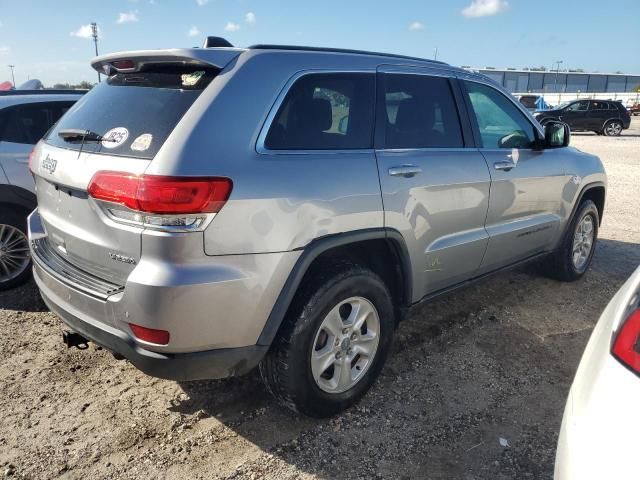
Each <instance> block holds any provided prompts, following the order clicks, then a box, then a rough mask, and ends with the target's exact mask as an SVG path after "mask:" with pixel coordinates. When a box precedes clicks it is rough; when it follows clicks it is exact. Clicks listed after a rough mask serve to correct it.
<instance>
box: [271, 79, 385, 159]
mask: <svg viewBox="0 0 640 480" xmlns="http://www.w3.org/2000/svg"><path fill="white" fill-rule="evenodd" d="M374 82H375V77H374V74H373V73H371V74H367V73H327V74H320V73H319V74H308V75H304V76H302V77H300V78H299V79H298V80H296V81H295V83H294V84H293V85H292V87H291V88H290V89H289V91H288V92H287V95H286V97H285V98H284V100H283V102H282V104H281V105H280V107H279V109H278V112H277V113H276V116H275V118H274V120H273V122H272V123H271V126H270V127H269V131H268V133H267V137H266V139H265V147H267V148H269V149H271V150H343V149H359V148H371V147H372V139H373V110H374V104H375V96H374Z"/></svg>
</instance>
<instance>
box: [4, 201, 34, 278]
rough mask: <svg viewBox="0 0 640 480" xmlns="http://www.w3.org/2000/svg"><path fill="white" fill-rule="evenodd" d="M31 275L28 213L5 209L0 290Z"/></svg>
mask: <svg viewBox="0 0 640 480" xmlns="http://www.w3.org/2000/svg"><path fill="white" fill-rule="evenodd" d="M3 208H7V207H6V206H5V207H3ZM30 275H31V255H30V254H29V240H28V238H27V219H26V215H20V214H18V213H15V212H11V211H4V212H2V213H0V290H7V289H9V288H13V287H17V286H18V285H21V284H23V283H24V282H26V281H27V280H28V279H29V277H30Z"/></svg>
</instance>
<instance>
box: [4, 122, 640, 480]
mask: <svg viewBox="0 0 640 480" xmlns="http://www.w3.org/2000/svg"><path fill="white" fill-rule="evenodd" d="M572 144H573V145H575V146H577V147H578V148H580V149H582V150H585V151H588V152H592V153H595V154H598V155H600V156H601V158H602V159H603V161H604V163H605V166H606V169H607V172H608V174H609V191H608V198H607V205H606V211H605V215H604V223H603V225H602V228H601V230H600V240H599V242H598V246H597V251H596V254H595V259H594V263H593V266H592V268H591V270H590V271H589V272H588V273H587V274H586V275H585V277H584V278H583V279H582V280H580V281H578V282H576V283H572V284H561V283H558V282H556V281H552V280H549V279H547V278H544V277H542V276H540V275H539V274H538V272H537V268H536V266H535V265H533V266H528V267H525V268H522V269H519V270H514V271H512V272H509V273H503V274H498V275H496V276H494V277H493V278H491V279H489V280H487V281H485V282H484V283H481V284H477V285H475V286H473V287H471V288H468V289H466V290H463V291H459V292H457V293H454V294H450V295H448V296H446V297H444V298H442V299H440V300H438V301H436V302H435V303H431V304H428V305H423V306H421V307H419V308H417V309H415V310H414V311H413V312H411V315H410V317H409V319H408V320H407V321H405V322H404V323H403V324H402V325H401V327H400V328H399V330H398V332H397V337H396V342H395V347H394V350H395V352H394V354H393V355H392V356H391V358H390V361H389V362H388V364H387V366H386V368H385V369H384V371H383V373H382V376H381V378H380V379H379V381H378V382H377V383H376V385H375V386H374V387H373V389H372V390H371V391H370V392H369V394H368V395H367V396H366V397H365V398H364V399H363V400H362V401H361V402H360V403H359V404H358V405H357V406H356V407H354V408H352V409H351V410H350V411H348V412H346V413H344V414H342V415H340V416H338V417H336V418H333V419H330V420H311V419H308V418H303V417H299V416H296V415H294V414H292V413H290V412H289V411H288V410H285V409H283V408H281V407H279V406H278V405H277V404H276V403H275V402H274V401H273V400H272V399H271V397H270V396H269V395H268V394H267V392H266V391H265V389H264V388H263V386H262V384H261V383H260V381H259V379H258V376H257V375H255V374H254V375H249V376H247V377H243V378H236V379H230V380H224V381H211V382H196V383H189V384H182V385H181V384H177V383H174V382H170V381H165V380H158V379H154V378H151V377H147V376H145V375H144V374H142V373H140V372H138V371H137V370H136V369H134V368H133V367H132V366H131V365H129V364H128V363H127V362H125V361H116V360H115V359H114V358H113V357H112V356H111V354H109V353H108V352H107V351H104V350H99V349H96V348H95V347H93V346H91V347H90V348H89V349H88V350H85V351H78V350H75V349H72V350H67V348H66V347H65V346H64V345H63V344H62V343H61V341H60V332H61V330H62V325H61V322H60V321H59V320H58V319H57V318H56V317H55V316H54V315H53V314H51V313H49V312H47V311H46V308H45V307H44V305H43V304H42V302H41V301H40V298H39V295H38V293H37V290H36V288H35V285H34V284H33V283H29V284H27V285H26V286H24V287H22V288H19V289H17V290H13V291H8V292H4V293H0V332H1V334H2V335H1V336H0V359H1V360H0V405H1V409H0V476H2V475H5V476H7V477H13V478H42V479H50V478H65V479H75V478H91V479H94V478H96V479H100V478H118V479H128V478H159V479H182V478H207V479H210V478H238V479H239V478H250V479H255V478H278V479H280V478H285V479H289V478H349V479H357V478H367V479H369V478H393V479H396V478H429V479H438V478H446V479H465V480H470V479H480V478H487V479H516V478H517V479H527V478H531V479H534V478H535V479H538V478H543V479H545V478H551V477H552V474H553V462H554V455H555V446H556V440H557V435H558V429H559V425H560V420H561V417H562V411H563V408H564V402H565V398H566V395H567V391H568V389H569V386H570V384H571V380H572V377H573V373H574V371H575V368H576V366H577V364H578V361H579V359H580V355H581V352H582V350H583V348H584V346H585V344H586V342H587V340H588V338H589V334H590V331H591V329H592V327H593V326H594V323H595V322H596V321H597V319H598V317H599V315H600V312H601V311H602V309H603V308H604V306H605V305H606V303H607V302H608V300H609V299H610V298H611V296H612V295H613V294H614V292H615V291H616V290H617V289H618V288H619V287H620V285H621V284H622V283H623V282H624V280H625V279H626V278H627V277H628V276H629V275H630V274H631V272H632V271H633V270H634V268H635V267H636V266H637V265H638V264H640V245H639V243H640V217H639V216H638V200H637V198H638V187H639V186H640V121H639V120H638V119H635V120H634V125H633V127H632V129H631V130H627V131H625V132H624V134H623V136H622V137H620V138H606V137H597V136H595V135H592V134H575V135H574V136H573V138H572ZM500 439H504V440H503V441H502V442H501V440H500Z"/></svg>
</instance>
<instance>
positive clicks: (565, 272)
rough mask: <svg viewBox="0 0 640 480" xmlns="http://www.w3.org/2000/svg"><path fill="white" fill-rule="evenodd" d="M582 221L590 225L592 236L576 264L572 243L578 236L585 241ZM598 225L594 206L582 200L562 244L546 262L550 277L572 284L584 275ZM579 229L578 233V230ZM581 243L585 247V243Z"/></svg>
mask: <svg viewBox="0 0 640 480" xmlns="http://www.w3.org/2000/svg"><path fill="white" fill-rule="evenodd" d="M586 218H589V220H585V219H586ZM583 221H585V222H587V223H590V225H591V229H592V230H591V231H592V232H593V234H592V236H591V243H590V245H589V248H588V252H587V253H586V254H584V250H583V251H582V253H583V254H582V255H580V261H579V262H576V252H575V250H574V242H577V241H578V239H577V237H578V235H581V236H582V237H581V238H582V239H583V240H586V238H585V236H584V235H585V234H584V232H585V230H587V229H585V223H583ZM599 225H600V216H599V214H598V209H597V207H596V204H595V203H593V202H592V201H591V200H584V201H583V202H582V203H581V204H580V206H579V207H578V210H577V211H576V213H575V215H574V216H573V218H572V219H571V223H570V224H569V227H568V228H567V231H566V233H565V236H564V238H563V240H562V244H561V245H560V247H559V248H558V250H556V251H555V252H554V253H553V254H551V256H550V258H549V260H548V264H547V267H548V268H547V270H548V272H549V274H550V275H551V276H553V277H554V278H556V279H558V280H560V281H564V282H573V281H575V280H578V279H579V278H581V277H582V276H583V275H584V273H585V272H586V271H587V269H588V268H589V265H590V264H591V260H592V259H593V254H594V252H595V247H596V242H597V239H598V226H599ZM579 228H580V232H579V230H578V229H579ZM581 243H582V244H583V245H586V243H585V242H581Z"/></svg>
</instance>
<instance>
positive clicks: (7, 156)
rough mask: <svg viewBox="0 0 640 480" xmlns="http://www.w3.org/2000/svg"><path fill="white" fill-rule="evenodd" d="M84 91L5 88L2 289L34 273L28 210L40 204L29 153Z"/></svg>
mask: <svg viewBox="0 0 640 480" xmlns="http://www.w3.org/2000/svg"><path fill="white" fill-rule="evenodd" d="M84 93H85V92H84V91H76V90H10V91H3V92H0V290H6V289H8V288H12V287H15V286H17V285H20V284H21V283H24V282H25V281H26V280H28V279H29V277H30V276H31V260H30V258H29V244H28V240H27V216H28V215H29V213H31V211H32V210H33V209H34V208H35V207H36V196H35V194H34V184H33V178H31V174H30V173H29V169H28V168H27V159H28V157H29V153H31V150H33V146H34V145H35V144H36V143H37V142H38V140H40V139H41V138H42V136H43V135H44V134H45V133H46V132H47V130H49V129H50V128H51V126H52V125H53V124H54V123H55V122H57V121H58V119H59V118H60V117H61V116H62V115H63V114H64V113H65V112H66V111H67V110H68V109H69V108H70V107H71V105H73V104H74V103H75V101H76V100H78V98H80V97H81V96H82V95H83V94H84Z"/></svg>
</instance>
